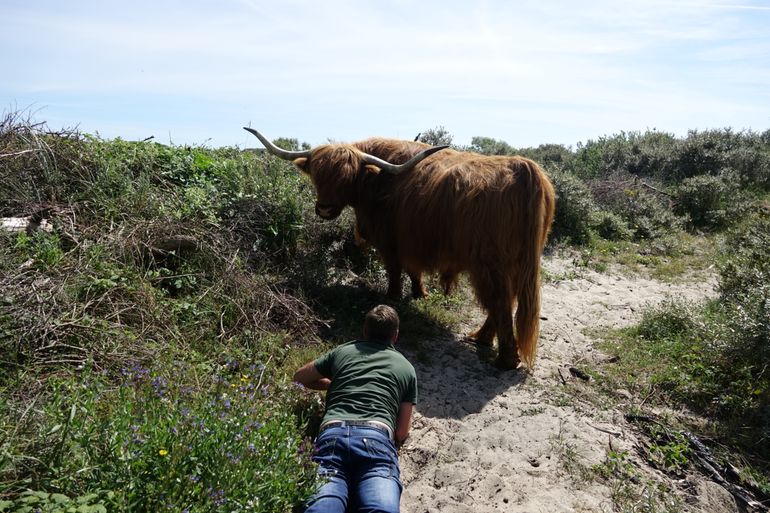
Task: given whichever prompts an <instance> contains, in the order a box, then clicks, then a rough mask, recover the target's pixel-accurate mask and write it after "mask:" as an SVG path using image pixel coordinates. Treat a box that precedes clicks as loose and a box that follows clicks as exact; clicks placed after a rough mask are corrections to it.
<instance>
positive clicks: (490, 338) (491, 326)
mask: <svg viewBox="0 0 770 513" xmlns="http://www.w3.org/2000/svg"><path fill="white" fill-rule="evenodd" d="M468 337H469V338H472V339H473V340H475V341H476V343H477V344H478V345H480V346H487V347H492V345H493V343H494V339H495V322H494V320H493V319H492V316H491V315H487V319H486V320H485V321H484V324H483V325H482V326H481V328H479V329H478V330H476V331H474V332H473V333H471V334H469V335H468Z"/></svg>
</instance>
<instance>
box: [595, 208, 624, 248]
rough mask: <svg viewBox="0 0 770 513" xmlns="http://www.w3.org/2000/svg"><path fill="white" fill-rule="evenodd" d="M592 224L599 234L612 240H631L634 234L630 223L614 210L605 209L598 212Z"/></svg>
mask: <svg viewBox="0 0 770 513" xmlns="http://www.w3.org/2000/svg"><path fill="white" fill-rule="evenodd" d="M592 226H593V229H594V231H596V234H597V235H599V236H600V237H601V238H603V239H607V240H611V241H623V240H631V238H632V237H633V235H634V234H633V232H632V231H631V229H630V228H629V227H628V223H626V222H625V221H624V220H623V218H622V217H620V216H619V215H617V214H615V213H613V212H606V211H603V210H602V211H598V212H596V213H595V215H594V218H593V220H592Z"/></svg>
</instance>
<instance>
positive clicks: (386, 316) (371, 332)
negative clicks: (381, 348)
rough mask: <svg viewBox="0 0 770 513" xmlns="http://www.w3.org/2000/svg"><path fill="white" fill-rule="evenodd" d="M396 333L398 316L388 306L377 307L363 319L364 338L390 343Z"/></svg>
mask: <svg viewBox="0 0 770 513" xmlns="http://www.w3.org/2000/svg"><path fill="white" fill-rule="evenodd" d="M397 332H398V314H397V313H396V311H395V310H394V309H393V308H392V307H390V306H388V305H377V306H375V307H374V308H372V309H371V310H369V312H367V314H366V317H365V318H364V337H366V338H367V339H369V340H383V341H390V340H391V339H392V338H393V335H395V334H396V333H397Z"/></svg>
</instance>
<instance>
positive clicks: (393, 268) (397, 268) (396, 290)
mask: <svg viewBox="0 0 770 513" xmlns="http://www.w3.org/2000/svg"><path fill="white" fill-rule="evenodd" d="M385 271H386V272H387V273H388V292H387V293H386V295H387V297H388V299H390V300H393V301H398V300H399V299H401V283H402V282H401V265H399V263H398V262H397V261H395V260H387V261H385Z"/></svg>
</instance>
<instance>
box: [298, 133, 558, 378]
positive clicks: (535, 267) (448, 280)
mask: <svg viewBox="0 0 770 513" xmlns="http://www.w3.org/2000/svg"><path fill="white" fill-rule="evenodd" d="M427 148H429V146H428V145H426V144H422V143H419V142H412V141H399V140H392V139H380V138H374V139H367V140H365V141H361V142H358V143H355V144H351V145H344V144H330V145H324V146H319V147H317V148H314V149H313V150H312V153H311V154H310V156H309V157H307V158H299V159H296V160H295V161H294V163H295V164H296V165H297V166H298V167H299V168H300V169H301V170H302V171H303V172H304V173H306V174H308V175H309V176H310V178H311V180H312V182H313V185H314V186H315V189H316V193H317V203H316V212H318V214H319V215H321V216H322V217H325V218H327V219H332V218H334V217H336V216H338V215H339V214H340V212H341V211H342V209H343V208H344V207H346V206H351V207H353V209H354V210H355V214H356V224H357V231H358V235H359V236H360V237H362V238H363V239H365V240H366V241H367V242H368V243H369V244H371V245H372V246H374V247H375V248H376V249H377V250H378V251H379V253H380V255H381V257H382V260H383V262H384V264H385V268H386V270H387V272H388V277H389V284H388V296H390V297H391V298H397V297H398V296H399V295H400V293H401V273H402V271H406V273H407V274H408V275H409V277H410V278H411V280H412V295H413V296H415V297H421V296H424V295H425V288H424V285H423V282H422V273H423V272H433V271H438V272H439V273H440V274H441V282H442V285H443V286H444V287H445V289H449V288H450V287H451V285H452V283H453V282H454V280H455V278H456V276H457V274H458V273H461V272H467V273H468V275H469V276H470V280H471V283H472V285H473V288H474V291H475V293H476V296H477V298H478V300H479V302H480V303H481V305H482V306H483V307H484V309H485V310H486V311H487V318H486V320H485V322H484V324H483V325H482V326H481V328H480V329H479V330H478V331H476V332H475V333H473V334H472V335H471V336H472V337H474V338H475V339H476V340H477V341H478V343H479V344H484V345H492V341H493V339H494V337H495V335H497V339H498V344H499V354H498V361H497V363H498V365H499V366H501V367H504V368H514V367H516V366H517V365H518V363H519V358H521V360H523V361H524V362H525V363H526V364H527V365H528V366H529V367H530V368H531V367H532V366H533V364H534V359H535V353H536V350H537V341H538V332H539V318H540V317H539V312H540V256H541V254H542V250H543V246H544V245H545V241H546V237H547V235H548V231H549V229H550V226H551V222H552V220H553V215H554V203H555V199H554V191H553V187H552V185H551V183H550V181H549V180H548V178H547V177H546V175H545V174H544V173H543V171H542V170H541V169H540V167H539V166H538V165H537V164H536V163H535V162H533V161H531V160H529V159H526V158H523V157H490V156H484V155H479V154H476V153H468V152H459V151H455V150H451V149H445V150H443V151H440V152H438V153H436V154H433V155H431V156H429V157H427V158H426V159H425V160H423V161H422V162H420V163H418V164H417V165H416V166H415V167H414V168H413V169H411V170H408V171H405V172H403V173H401V174H397V175H394V174H390V173H386V172H385V171H380V170H379V169H378V168H377V167H375V166H372V165H367V164H366V163H364V162H363V161H362V155H361V153H360V152H365V153H368V154H370V155H374V156H376V157H379V158H381V159H383V160H386V161H388V162H391V163H394V164H399V163H402V162H405V161H406V160H408V159H409V158H410V157H412V156H413V155H415V154H417V153H419V152H421V151H423V150H425V149H427ZM513 308H516V336H515V337H514V330H513V319H512V310H513Z"/></svg>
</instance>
